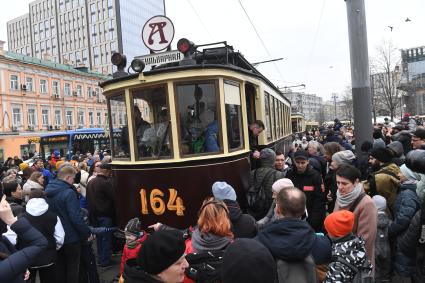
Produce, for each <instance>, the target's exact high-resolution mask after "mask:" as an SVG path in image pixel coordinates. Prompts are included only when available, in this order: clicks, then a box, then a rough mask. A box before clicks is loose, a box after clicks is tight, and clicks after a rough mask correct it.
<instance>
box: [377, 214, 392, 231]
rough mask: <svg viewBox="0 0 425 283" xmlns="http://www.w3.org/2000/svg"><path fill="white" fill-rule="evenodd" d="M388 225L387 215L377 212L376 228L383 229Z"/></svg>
mask: <svg viewBox="0 0 425 283" xmlns="http://www.w3.org/2000/svg"><path fill="white" fill-rule="evenodd" d="M389 225H390V219H389V218H388V216H387V214H386V213H385V212H382V211H378V228H381V229H385V228H386V227H388V226H389Z"/></svg>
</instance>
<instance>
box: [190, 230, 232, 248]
mask: <svg viewBox="0 0 425 283" xmlns="http://www.w3.org/2000/svg"><path fill="white" fill-rule="evenodd" d="M232 240H233V239H232V238H230V237H225V236H217V235H214V234H212V233H202V232H201V231H199V229H198V227H196V228H195V230H193V233H192V247H193V249H194V250H195V252H198V253H200V252H206V251H217V250H223V249H225V248H226V247H227V246H228V245H229V244H230V243H231V242H232Z"/></svg>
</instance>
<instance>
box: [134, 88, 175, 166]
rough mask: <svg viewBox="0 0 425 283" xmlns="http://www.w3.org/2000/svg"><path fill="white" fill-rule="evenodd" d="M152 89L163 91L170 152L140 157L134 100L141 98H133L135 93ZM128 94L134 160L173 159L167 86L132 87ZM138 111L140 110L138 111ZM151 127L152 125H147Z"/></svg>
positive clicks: (171, 126)
mask: <svg viewBox="0 0 425 283" xmlns="http://www.w3.org/2000/svg"><path fill="white" fill-rule="evenodd" d="M154 88H162V89H163V90H164V93H165V94H164V95H165V103H166V107H167V110H168V111H167V112H168V113H167V115H168V123H169V126H168V142H169V150H170V154H169V155H167V156H156V155H153V156H147V157H146V156H145V157H141V156H140V154H139V146H138V143H137V139H136V133H135V131H136V124H135V122H136V121H135V119H134V117H135V116H134V101H135V100H134V99H135V98H136V99H141V98H137V97H135V95H137V93H136V92H138V91H146V90H149V89H154ZM129 92H130V105H131V106H130V108H131V109H130V111H131V117H133V119H132V125H133V137H132V140H133V144H134V151H135V152H134V154H135V156H134V160H135V161H136V162H137V161H149V160H169V159H173V158H174V151H173V135H172V131H173V125H172V121H171V113H170V101H169V93H168V86H167V83H161V84H154V85H146V86H143V87H140V86H139V87H134V88H130V89H129ZM139 110H140V109H139ZM152 115H153V116H155V113H153V114H152ZM149 124H151V125H152V123H149ZM153 124H157V123H153Z"/></svg>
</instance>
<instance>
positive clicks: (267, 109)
mask: <svg viewBox="0 0 425 283" xmlns="http://www.w3.org/2000/svg"><path fill="white" fill-rule="evenodd" d="M264 107H265V112H264V113H265V114H266V131H265V132H266V134H267V141H271V140H272V128H271V121H270V94H268V93H267V92H265V93H264Z"/></svg>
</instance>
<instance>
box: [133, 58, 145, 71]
mask: <svg viewBox="0 0 425 283" xmlns="http://www.w3.org/2000/svg"><path fill="white" fill-rule="evenodd" d="M130 67H131V69H132V70H133V71H135V72H136V73H141V72H142V71H143V69H144V68H145V62H143V61H142V60H140V59H133V61H131V64H130Z"/></svg>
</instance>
